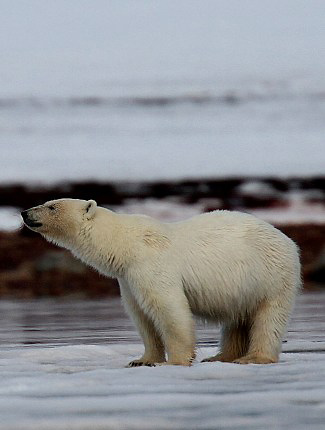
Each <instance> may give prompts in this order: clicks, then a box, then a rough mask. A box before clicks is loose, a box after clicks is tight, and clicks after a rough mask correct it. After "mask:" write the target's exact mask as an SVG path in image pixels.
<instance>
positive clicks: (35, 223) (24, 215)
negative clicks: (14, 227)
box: [21, 209, 43, 227]
mask: <svg viewBox="0 0 325 430" xmlns="http://www.w3.org/2000/svg"><path fill="white" fill-rule="evenodd" d="M21 216H22V218H23V220H24V223H25V224H26V225H27V227H41V226H42V225H43V224H42V223H41V222H38V221H36V220H35V219H33V218H32V217H31V215H30V211H29V210H28V209H27V210H25V211H22V212H21Z"/></svg>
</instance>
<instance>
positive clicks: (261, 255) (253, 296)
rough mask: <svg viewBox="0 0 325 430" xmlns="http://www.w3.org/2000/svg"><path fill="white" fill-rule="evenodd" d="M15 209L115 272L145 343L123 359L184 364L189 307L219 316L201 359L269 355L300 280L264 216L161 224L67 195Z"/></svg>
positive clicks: (293, 257) (191, 352) (286, 242)
mask: <svg viewBox="0 0 325 430" xmlns="http://www.w3.org/2000/svg"><path fill="white" fill-rule="evenodd" d="M22 217H23V220H24V222H25V224H26V225H27V226H28V227H29V228H30V229H32V230H34V231H36V232H39V233H40V234H41V235H42V236H44V238H45V239H47V240H49V241H51V242H54V243H56V244H57V245H59V246H61V247H64V248H66V249H69V250H70V251H71V252H72V253H73V254H74V255H75V256H76V257H78V258H79V259H81V260H82V261H84V262H85V263H86V264H88V265H90V266H92V267H94V268H95V269H97V270H98V271H99V272H101V273H102V274H104V275H106V276H109V277H114V278H117V279H118V281H119V285H120V289H121V296H122V301H123V303H124V306H125V308H126V311H127V312H128V314H129V315H130V316H131V318H132V319H133V321H134V323H135V325H136V326H137V329H138V331H139V333H140V335H141V337H142V339H143V342H144V346H145V351H144V354H143V356H142V357H141V358H139V359H138V360H134V361H131V363H129V366H130V367H132V366H142V365H145V366H154V365H156V364H158V363H161V364H162V363H164V364H175V365H184V366H190V365H191V363H192V361H193V360H194V358H195V329H194V320H193V315H196V316H199V317H201V318H203V319H205V320H210V321H213V322H216V323H220V324H222V338H221V348H220V352H219V353H218V354H216V355H215V356H213V357H209V358H206V359H205V360H203V361H210V362H212V361H223V362H234V363H240V364H247V363H275V362H277V361H278V358H279V354H280V351H281V339H282V337H283V335H284V332H285V328H286V324H287V321H288V318H289V315H290V312H291V310H292V306H293V304H294V300H295V296H296V294H297V292H298V290H299V288H300V286H301V279H300V262H299V252H298V249H297V246H296V245H295V244H294V242H293V241H292V240H291V239H289V238H288V237H287V236H285V235H284V234H283V233H281V232H280V231H279V230H277V229H276V228H274V227H273V226H271V225H270V224H268V223H266V222H264V221H262V220H260V219H257V218H255V217H254V216H252V215H249V214H245V213H240V212H232V211H226V210H217V211H214V212H210V213H205V214H201V215H198V216H195V217H193V218H191V219H188V220H185V221H182V222H174V223H163V222H160V221H157V220H155V219H153V218H151V217H148V216H144V215H124V214H117V213H114V212H112V211H110V210H108V209H105V208H102V207H98V206H97V204H96V202H95V201H93V200H89V201H84V200H77V199H60V200H53V201H49V202H47V203H45V204H43V205H40V206H37V207H34V208H31V209H29V210H26V211H23V212H22ZM166 353H167V360H166V355H165V354H166Z"/></svg>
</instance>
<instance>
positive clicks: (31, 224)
mask: <svg viewBox="0 0 325 430" xmlns="http://www.w3.org/2000/svg"><path fill="white" fill-rule="evenodd" d="M24 222H25V224H26V225H27V226H28V227H33V228H35V227H36V228H37V227H42V225H43V223H41V222H38V221H33V220H30V219H25V220H24Z"/></svg>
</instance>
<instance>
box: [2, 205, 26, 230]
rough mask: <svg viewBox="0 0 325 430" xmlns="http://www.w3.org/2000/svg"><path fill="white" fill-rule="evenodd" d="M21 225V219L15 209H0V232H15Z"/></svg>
mask: <svg viewBox="0 0 325 430" xmlns="http://www.w3.org/2000/svg"><path fill="white" fill-rule="evenodd" d="M21 225H22V219H21V216H20V212H19V211H18V210H17V208H13V207H7V206H2V207H0V231H15V230H17V229H18V228H19V227H20V226H21Z"/></svg>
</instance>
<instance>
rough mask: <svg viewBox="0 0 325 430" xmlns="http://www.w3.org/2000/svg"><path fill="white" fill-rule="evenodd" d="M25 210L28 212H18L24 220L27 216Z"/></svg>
mask: <svg viewBox="0 0 325 430" xmlns="http://www.w3.org/2000/svg"><path fill="white" fill-rule="evenodd" d="M27 212H28V211H22V212H21V214H20V215H21V216H22V217H23V220H24V221H26V218H27V217H28V214H27Z"/></svg>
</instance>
